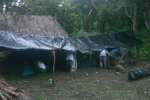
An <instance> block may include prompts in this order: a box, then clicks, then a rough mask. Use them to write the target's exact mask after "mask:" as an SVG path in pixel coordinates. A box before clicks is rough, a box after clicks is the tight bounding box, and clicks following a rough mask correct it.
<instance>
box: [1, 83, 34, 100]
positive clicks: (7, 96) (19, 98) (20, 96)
mask: <svg viewBox="0 0 150 100" xmlns="http://www.w3.org/2000/svg"><path fill="white" fill-rule="evenodd" d="M0 100H31V99H30V98H29V97H28V96H27V95H25V93H24V91H22V90H20V89H18V88H15V87H13V86H11V85H10V84H8V83H7V82H5V81H2V80H0Z"/></svg>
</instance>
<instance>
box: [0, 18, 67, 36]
mask: <svg viewBox="0 0 150 100" xmlns="http://www.w3.org/2000/svg"><path fill="white" fill-rule="evenodd" d="M0 31H8V32H17V33H32V34H34V35H44V36H65V37H66V36H67V33H66V32H65V31H64V30H63V28H62V27H61V25H60V24H59V23H58V22H57V21H56V20H55V19H54V18H53V17H51V16H29V15H28V16H26V15H19V16H10V15H9V16H8V15H7V16H6V15H5V16H4V15H1V16H0Z"/></svg>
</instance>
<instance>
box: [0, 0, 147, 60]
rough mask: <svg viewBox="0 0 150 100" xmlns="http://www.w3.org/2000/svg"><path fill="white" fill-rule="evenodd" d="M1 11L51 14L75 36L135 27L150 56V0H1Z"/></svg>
mask: <svg viewBox="0 0 150 100" xmlns="http://www.w3.org/2000/svg"><path fill="white" fill-rule="evenodd" d="M4 6H6V7H5V11H4ZM0 12H1V13H3V14H5V13H10V14H27V15H28V14H29V15H31V14H32V15H33V14H34V15H51V16H53V17H55V18H56V19H57V20H58V21H59V22H60V23H61V25H62V26H63V27H64V28H65V30H66V31H67V32H68V33H69V34H70V35H73V36H87V35H93V34H99V33H104V32H118V31H133V32H135V33H136V35H137V36H138V37H139V38H140V39H142V40H143V42H144V43H143V44H144V45H143V47H140V55H142V57H145V56H146V57H149V58H150V53H149V52H150V44H149V42H150V35H149V33H150V31H149V30H150V0H0Z"/></svg>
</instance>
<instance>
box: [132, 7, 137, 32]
mask: <svg viewBox="0 0 150 100" xmlns="http://www.w3.org/2000/svg"><path fill="white" fill-rule="evenodd" d="M137 10H138V9H137V5H136V4H134V6H133V19H132V24H133V32H137V31H138V18H137V17H138V15H137Z"/></svg>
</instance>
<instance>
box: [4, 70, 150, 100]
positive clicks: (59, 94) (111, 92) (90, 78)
mask: <svg viewBox="0 0 150 100" xmlns="http://www.w3.org/2000/svg"><path fill="white" fill-rule="evenodd" d="M51 76H52V75H51V74H40V75H37V76H33V77H30V78H24V79H17V80H15V81H14V79H10V78H9V79H7V81H8V82H9V83H11V84H13V85H14V86H16V87H19V88H21V89H23V90H25V91H26V92H27V93H28V94H29V95H30V96H32V98H33V100H150V77H147V78H144V79H141V80H137V81H134V82H129V81H128V80H127V73H116V72H115V71H107V70H101V69H99V68H86V69H85V68H84V69H80V70H78V71H77V72H76V73H69V72H68V73H67V72H57V73H56V75H55V87H53V86H51V85H50V83H49V79H50V78H51Z"/></svg>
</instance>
